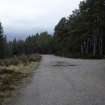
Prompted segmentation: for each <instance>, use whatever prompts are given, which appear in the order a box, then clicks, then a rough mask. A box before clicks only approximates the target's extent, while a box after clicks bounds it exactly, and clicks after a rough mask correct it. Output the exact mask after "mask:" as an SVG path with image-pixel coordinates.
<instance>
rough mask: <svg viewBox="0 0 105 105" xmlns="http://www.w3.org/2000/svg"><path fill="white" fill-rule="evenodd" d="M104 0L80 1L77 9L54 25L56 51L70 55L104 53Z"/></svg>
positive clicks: (96, 54)
mask: <svg viewBox="0 0 105 105" xmlns="http://www.w3.org/2000/svg"><path fill="white" fill-rule="evenodd" d="M104 10H105V1H104V0H85V1H81V2H80V5H79V9H77V10H74V11H73V13H72V15H70V16H69V17H68V18H62V19H61V20H60V22H59V23H58V24H57V25H56V27H55V34H54V38H55V40H56V43H57V47H56V49H57V50H56V53H57V54H59V55H64V56H70V57H74V56H75V57H80V56H84V57H102V56H103V55H104V54H105V13H104Z"/></svg>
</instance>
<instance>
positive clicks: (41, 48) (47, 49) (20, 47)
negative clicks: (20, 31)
mask: <svg viewBox="0 0 105 105" xmlns="http://www.w3.org/2000/svg"><path fill="white" fill-rule="evenodd" d="M34 53H40V54H52V53H53V36H52V35H50V34H48V33H47V32H42V33H40V34H39V33H37V34H35V35H31V36H28V37H27V38H26V39H25V40H16V39H14V40H13V41H7V39H6V37H5V36H4V34H3V28H2V25H1V24H0V58H7V57H12V56H19V55H30V54H34Z"/></svg>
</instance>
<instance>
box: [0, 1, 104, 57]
mask: <svg viewBox="0 0 105 105" xmlns="http://www.w3.org/2000/svg"><path fill="white" fill-rule="evenodd" d="M32 53H41V54H57V55H61V56H67V57H84V58H103V57H104V55H105V1H104V0H84V1H81V2H80V4H79V9H76V10H74V11H73V13H72V14H71V15H70V16H69V17H67V18H65V17H64V18H62V19H61V20H60V21H59V23H58V24H57V25H56V27H55V32H54V35H49V34H48V33H47V32H42V33H40V34H39V33H37V34H35V35H32V36H29V37H27V38H26V39H25V40H16V39H14V40H13V41H10V42H8V41H7V40H6V36H4V35H3V28H2V25H1V23H0V58H4V57H8V56H13V55H21V54H32Z"/></svg>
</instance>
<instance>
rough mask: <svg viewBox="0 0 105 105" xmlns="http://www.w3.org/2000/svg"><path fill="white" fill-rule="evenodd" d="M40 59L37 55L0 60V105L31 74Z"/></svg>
mask: <svg viewBox="0 0 105 105" xmlns="http://www.w3.org/2000/svg"><path fill="white" fill-rule="evenodd" d="M40 59H41V57H40V56H39V55H30V56H25V55H24V56H23V55H22V56H19V57H13V58H9V59H4V60H0V104H1V105H3V103H4V102H5V100H7V99H8V98H9V97H10V96H12V95H13V94H14V92H15V90H16V89H17V88H18V86H19V85H20V84H21V83H22V81H23V80H24V78H27V77H28V76H30V74H32V71H33V70H34V69H36V67H37V66H38V64H39V61H40Z"/></svg>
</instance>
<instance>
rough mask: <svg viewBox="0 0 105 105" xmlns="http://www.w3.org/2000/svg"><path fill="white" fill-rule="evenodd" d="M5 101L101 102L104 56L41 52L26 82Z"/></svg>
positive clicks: (104, 98)
mask: <svg viewBox="0 0 105 105" xmlns="http://www.w3.org/2000/svg"><path fill="white" fill-rule="evenodd" d="M8 105H105V60H80V59H69V58H63V57H57V56H53V55H43V56H42V61H41V63H40V66H39V67H38V69H37V71H36V72H34V73H33V77H32V79H31V81H30V83H28V84H27V86H26V87H24V88H22V89H21V90H20V91H19V94H18V95H17V96H16V97H14V98H12V99H11V101H10V102H9V103H8Z"/></svg>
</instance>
